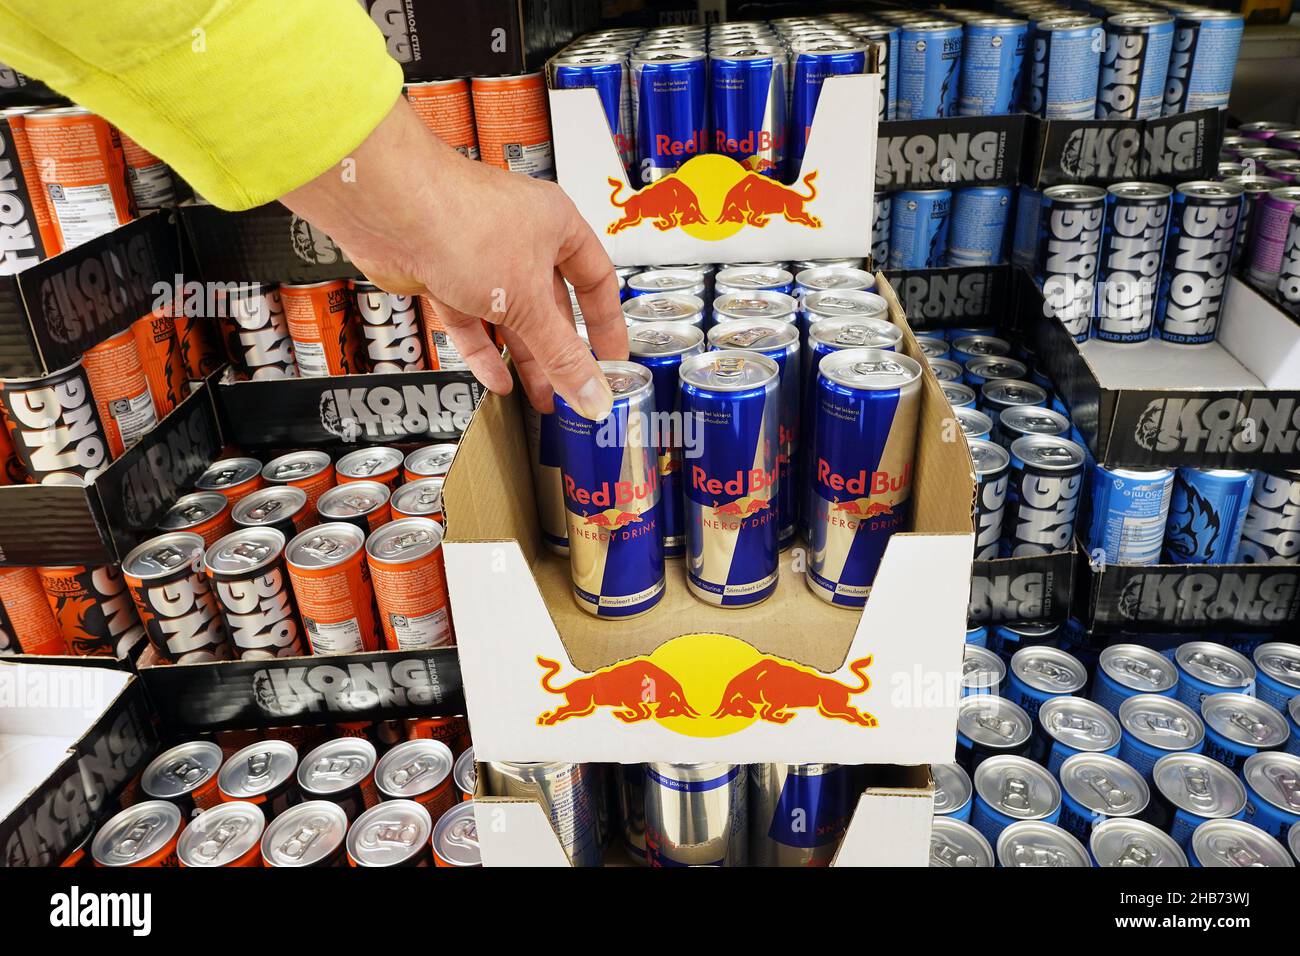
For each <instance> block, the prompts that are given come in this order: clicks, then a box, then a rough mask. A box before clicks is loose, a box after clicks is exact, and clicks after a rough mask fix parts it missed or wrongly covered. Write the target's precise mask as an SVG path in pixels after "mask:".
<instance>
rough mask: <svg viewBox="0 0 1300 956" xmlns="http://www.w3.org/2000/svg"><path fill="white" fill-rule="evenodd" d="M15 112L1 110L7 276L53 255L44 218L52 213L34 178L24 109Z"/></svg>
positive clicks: (1, 262)
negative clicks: (48, 245)
mask: <svg viewBox="0 0 1300 956" xmlns="http://www.w3.org/2000/svg"><path fill="white" fill-rule="evenodd" d="M13 114H14V111H12V110H5V111H4V112H3V113H0V210H3V215H2V216H0V228H2V229H3V230H4V241H3V242H0V275H5V276H11V275H17V274H18V273H19V272H22V271H23V270H24V269H26V268H27V267H28V266H34V265H36V263H38V262H44V261H45V260H46V259H48V258H49V257H50V256H51V255H53V253H52V252H50V251H49V250H48V249H47V248H46V245H45V242H46V237H45V233H44V231H43V229H42V222H41V220H42V216H44V218H45V219H47V220H48V217H49V207H48V206H46V205H45V192H44V191H43V190H42V189H41V184H40V183H39V182H38V181H37V180H36V179H35V178H34V177H35V168H34V167H33V166H32V162H31V149H30V147H28V146H27V133H26V131H25V130H24V129H23V127H22V123H23V117H22V115H21V111H19V112H18V114H17V115H13ZM24 151H25V152H26V159H24V157H23V153H24ZM56 242H57V240H56ZM55 249H56V251H57V246H56V247H55Z"/></svg>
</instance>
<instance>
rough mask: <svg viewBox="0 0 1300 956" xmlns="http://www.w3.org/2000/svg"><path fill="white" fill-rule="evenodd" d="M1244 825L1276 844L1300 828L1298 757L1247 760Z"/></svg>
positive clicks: (1259, 756) (1279, 755) (1264, 755)
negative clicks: (1256, 828) (1256, 829)
mask: <svg viewBox="0 0 1300 956" xmlns="http://www.w3.org/2000/svg"><path fill="white" fill-rule="evenodd" d="M1241 776H1242V779H1244V780H1245V781H1246V795H1247V802H1246V822H1247V823H1250V824H1253V825H1254V826H1257V827H1259V828H1260V829H1261V830H1263V831H1264V832H1265V833H1267V834H1268V835H1269V836H1271V837H1273V838H1274V839H1276V840H1278V841H1282V840H1285V839H1287V833H1288V832H1289V831H1290V830H1291V829H1292V828H1293V827H1294V826H1296V824H1300V757H1297V756H1295V755H1293V754H1287V753H1261V754H1256V755H1255V756H1253V757H1249V758H1247V760H1246V763H1245V766H1243V767H1242V770H1241Z"/></svg>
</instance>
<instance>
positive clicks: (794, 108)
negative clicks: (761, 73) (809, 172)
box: [790, 39, 867, 179]
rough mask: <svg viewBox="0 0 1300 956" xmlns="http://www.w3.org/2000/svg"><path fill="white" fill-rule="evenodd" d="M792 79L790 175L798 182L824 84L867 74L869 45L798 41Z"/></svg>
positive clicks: (793, 52)
mask: <svg viewBox="0 0 1300 956" xmlns="http://www.w3.org/2000/svg"><path fill="white" fill-rule="evenodd" d="M791 55H792V57H793V60H794V63H793V66H792V67H791V80H790V173H791V178H792V179H797V178H798V175H799V171H800V168H801V167H802V166H803V154H804V151H805V150H806V149H807V146H808V137H809V135H810V134H811V133H812V125H813V117H814V115H815V114H816V112H817V101H818V99H820V98H821V95H822V84H823V83H825V82H826V78H827V77H829V76H844V75H849V74H855V73H865V72H866V71H867V48H866V46H865V45H863V44H860V43H857V42H850V41H845V40H834V39H825V40H824V39H813V40H809V41H806V42H796V43H795V45H794V47H793V50H792V53H791Z"/></svg>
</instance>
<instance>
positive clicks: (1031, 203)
mask: <svg viewBox="0 0 1300 956" xmlns="http://www.w3.org/2000/svg"><path fill="white" fill-rule="evenodd" d="M1042 200H1043V194H1042V192H1040V191H1039V190H1037V189H1032V188H1030V187H1029V186H1026V185H1024V184H1023V183H1022V184H1021V185H1020V186H1018V187H1016V218H1015V229H1014V230H1013V234H1012V240H1011V264H1012V265H1016V266H1023V267H1025V268H1026V269H1029V268H1032V267H1033V265H1034V259H1036V258H1037V257H1038V206H1039V204H1040V203H1041V202H1042Z"/></svg>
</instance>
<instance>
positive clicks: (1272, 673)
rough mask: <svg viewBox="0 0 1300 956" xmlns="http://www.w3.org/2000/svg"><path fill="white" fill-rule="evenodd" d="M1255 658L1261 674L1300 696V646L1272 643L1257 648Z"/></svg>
mask: <svg viewBox="0 0 1300 956" xmlns="http://www.w3.org/2000/svg"><path fill="white" fill-rule="evenodd" d="M1253 656H1254V658H1255V666H1256V667H1257V668H1259V671H1260V673H1262V674H1265V675H1267V676H1268V677H1271V678H1273V680H1275V681H1277V682H1278V683H1279V684H1282V685H1284V686H1286V687H1291V688H1294V689H1295V692H1296V694H1300V646H1297V645H1295V644H1284V643H1282V642H1281V641H1270V642H1269V643H1267V644H1261V645H1259V647H1257V648H1255V653H1254V655H1253Z"/></svg>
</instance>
